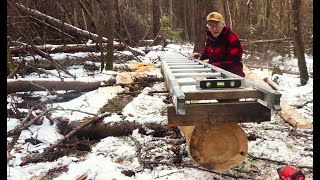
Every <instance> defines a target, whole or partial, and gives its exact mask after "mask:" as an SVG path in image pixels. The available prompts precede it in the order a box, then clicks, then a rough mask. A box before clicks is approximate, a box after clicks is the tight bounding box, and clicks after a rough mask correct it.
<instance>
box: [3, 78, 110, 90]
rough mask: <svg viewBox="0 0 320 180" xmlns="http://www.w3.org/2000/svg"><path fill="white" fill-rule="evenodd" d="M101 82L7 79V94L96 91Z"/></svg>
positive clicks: (108, 81) (107, 81) (68, 79)
mask: <svg viewBox="0 0 320 180" xmlns="http://www.w3.org/2000/svg"><path fill="white" fill-rule="evenodd" d="M101 82H104V81H102V80H97V81H80V80H74V79H71V78H65V79H64V80H63V81H61V80H60V79H56V80H52V79H50V80H48V79H47V78H39V79H35V80H24V79H7V93H8V94H10V93H15V92H26V91H46V90H49V91H52V90H94V89H97V88H98V87H99V86H100V84H101ZM104 83H107V84H109V83H113V84H114V83H115V79H114V78H110V79H109V80H106V81H105V82H104Z"/></svg>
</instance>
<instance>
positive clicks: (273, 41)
mask: <svg viewBox="0 0 320 180" xmlns="http://www.w3.org/2000/svg"><path fill="white" fill-rule="evenodd" d="M240 41H241V42H242V43H244V44H252V43H278V42H283V41H292V38H281V39H263V40H254V41H250V40H247V39H240Z"/></svg>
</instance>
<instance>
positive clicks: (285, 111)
mask: <svg viewBox="0 0 320 180" xmlns="http://www.w3.org/2000/svg"><path fill="white" fill-rule="evenodd" d="M243 71H244V73H245V74H246V77H245V78H246V79H247V80H249V81H253V82H256V83H259V84H262V85H265V86H268V84H267V83H266V82H264V80H263V78H265V77H262V76H260V75H259V74H256V73H253V72H252V71H251V70H250V69H249V68H247V67H246V66H245V65H244V66H243ZM280 107H281V111H280V116H281V117H282V118H283V119H284V120H285V121H286V122H288V123H289V124H291V125H292V126H293V127H297V128H313V125H312V123H311V122H310V121H308V120H307V119H306V118H305V117H304V116H303V115H301V114H300V113H299V112H298V111H297V110H296V109H295V108H294V107H292V106H290V105H289V104H288V103H287V102H286V101H285V99H284V98H282V97H281V98H280Z"/></svg>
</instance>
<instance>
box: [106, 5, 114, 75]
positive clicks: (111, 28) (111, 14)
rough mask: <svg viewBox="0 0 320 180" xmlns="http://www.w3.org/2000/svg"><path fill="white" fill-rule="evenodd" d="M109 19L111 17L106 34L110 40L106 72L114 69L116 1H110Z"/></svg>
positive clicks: (108, 7)
mask: <svg viewBox="0 0 320 180" xmlns="http://www.w3.org/2000/svg"><path fill="white" fill-rule="evenodd" d="M106 11H107V17H109V19H108V21H107V29H106V34H107V38H108V46H107V62H106V70H112V69H113V59H114V57H113V39H114V26H115V25H114V22H115V14H114V0H108V6H107V10H106Z"/></svg>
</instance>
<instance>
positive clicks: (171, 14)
mask: <svg viewBox="0 0 320 180" xmlns="http://www.w3.org/2000/svg"><path fill="white" fill-rule="evenodd" d="M169 18H170V25H171V27H173V11H172V0H169Z"/></svg>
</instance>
